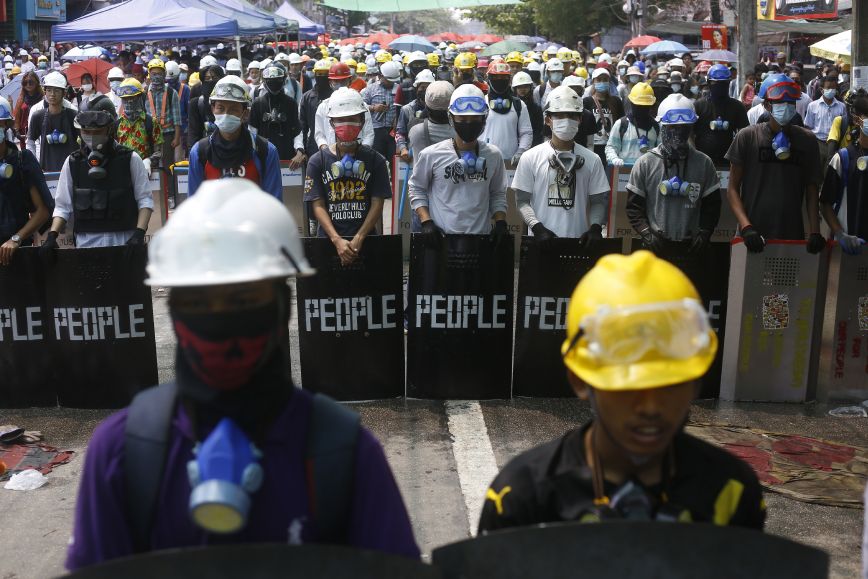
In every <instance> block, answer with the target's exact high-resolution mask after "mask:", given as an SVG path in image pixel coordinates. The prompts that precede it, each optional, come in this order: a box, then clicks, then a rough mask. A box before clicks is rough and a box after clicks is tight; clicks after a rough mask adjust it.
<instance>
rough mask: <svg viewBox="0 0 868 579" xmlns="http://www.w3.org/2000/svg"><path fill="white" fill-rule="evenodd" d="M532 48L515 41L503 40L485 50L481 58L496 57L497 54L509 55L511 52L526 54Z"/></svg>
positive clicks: (481, 53) (480, 54)
mask: <svg viewBox="0 0 868 579" xmlns="http://www.w3.org/2000/svg"><path fill="white" fill-rule="evenodd" d="M526 50H530V46H528V45H527V44H523V43H521V42H517V41H515V40H501V41H500V42H495V43H494V44H492V45H491V46H489V47H487V48H485V49H484V50H483V51H482V52H480V53H479V56H494V55H495V54H504V55H505V54H508V53H510V52H525V51H526Z"/></svg>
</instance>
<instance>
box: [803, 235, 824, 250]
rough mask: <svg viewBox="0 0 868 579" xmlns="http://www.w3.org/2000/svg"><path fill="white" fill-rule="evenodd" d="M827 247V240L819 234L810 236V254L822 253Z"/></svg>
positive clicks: (808, 247)
mask: <svg viewBox="0 0 868 579" xmlns="http://www.w3.org/2000/svg"><path fill="white" fill-rule="evenodd" d="M824 247H826V239H825V238H824V237H823V236H822V235H820V234H819V233H812V234H810V235H809V236H808V246H807V250H808V253H820V252H821V251H823V248H824Z"/></svg>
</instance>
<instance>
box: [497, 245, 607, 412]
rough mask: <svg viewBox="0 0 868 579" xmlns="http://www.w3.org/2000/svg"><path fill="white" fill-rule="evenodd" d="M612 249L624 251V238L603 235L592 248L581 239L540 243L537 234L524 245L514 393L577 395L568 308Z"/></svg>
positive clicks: (514, 369) (543, 395) (520, 279)
mask: <svg viewBox="0 0 868 579" xmlns="http://www.w3.org/2000/svg"><path fill="white" fill-rule="evenodd" d="M608 253H621V240H620V239H603V240H601V241H599V242H598V243H597V244H596V245H595V246H594V247H593V248H592V249H583V248H582V247H580V244H579V240H578V239H568V238H562V237H559V238H556V239H553V240H551V241H550V242H549V244H548V245H547V246H546V247H543V248H541V247H539V245H538V244H537V243H536V242H534V239H533V238H532V237H525V238H524V239H522V243H521V257H520V258H519V270H518V296H517V299H516V317H515V323H516V328H515V354H514V361H513V371H512V393H513V395H514V396H540V397H562V396H563V397H572V396H574V394H573V391H572V389H571V388H570V385H569V383H568V382H567V374H566V369H565V368H564V364H563V362H562V361H561V344H562V343H563V341H564V338H565V337H566V320H567V308H568V306H569V300H570V295H572V293H573V290H574V289H575V287H576V284H578V283H579V280H581V278H582V277H584V275H585V274H586V273H588V271H590V269H591V268H592V267H594V264H596V263H597V260H598V259H599V258H600V257H602V256H603V255H606V254H608Z"/></svg>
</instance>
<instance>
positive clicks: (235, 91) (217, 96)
mask: <svg viewBox="0 0 868 579" xmlns="http://www.w3.org/2000/svg"><path fill="white" fill-rule="evenodd" d="M209 100H210V101H212V102H213V101H230V102H235V103H244V104H246V105H249V104H250V89H249V87H248V85H247V83H246V82H244V81H243V80H241V78H240V77H237V76H232V75H231V74H230V75H227V76H224V77H223V78H221V79H220V80H218V81H217V84H215V85H214V90H212V91H211V97H210V98H209Z"/></svg>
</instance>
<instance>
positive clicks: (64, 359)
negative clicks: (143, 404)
mask: <svg viewBox="0 0 868 579" xmlns="http://www.w3.org/2000/svg"><path fill="white" fill-rule="evenodd" d="M55 256H56V258H57V259H56V261H55V263H51V262H50V261H49V260H46V259H44V258H42V257H41V256H40V255H39V251H38V250H37V249H36V248H23V249H21V250H19V251H17V252H16V253H15V256H14V258H13V260H12V264H11V265H9V266H7V267H4V268H0V376H2V380H0V407H3V408H10V407H22V406H56V405H58V404H59V405H60V406H69V407H76V408H120V407H122V406H125V405H127V404H129V402H130V400H131V399H132V397H133V395H135V393H136V392H138V391H139V390H141V389H142V388H145V387H148V386H152V385H154V384H156V383H157V353H156V342H155V335H154V316H153V306H152V303H151V289H150V288H149V287H147V286H145V285H144V283H143V281H144V279H145V263H146V260H147V250H146V248H145V247H126V246H124V247H105V248H94V249H71V250H68V251H57V252H55Z"/></svg>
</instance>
